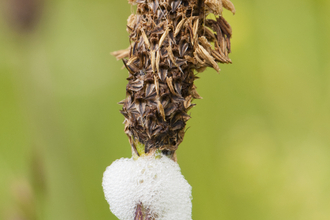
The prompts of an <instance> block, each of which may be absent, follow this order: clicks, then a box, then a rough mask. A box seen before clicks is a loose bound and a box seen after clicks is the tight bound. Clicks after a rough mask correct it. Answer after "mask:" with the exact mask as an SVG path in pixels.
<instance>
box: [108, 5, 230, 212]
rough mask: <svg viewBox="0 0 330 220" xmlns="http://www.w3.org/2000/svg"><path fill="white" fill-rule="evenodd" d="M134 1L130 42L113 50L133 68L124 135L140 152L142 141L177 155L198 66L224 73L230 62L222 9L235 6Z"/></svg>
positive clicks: (196, 96)
mask: <svg viewBox="0 0 330 220" xmlns="http://www.w3.org/2000/svg"><path fill="white" fill-rule="evenodd" d="M129 3H130V4H134V5H137V12H136V14H132V15H130V17H129V18H128V23H127V31H128V33H129V39H130V42H131V45H130V47H129V48H128V49H126V50H122V51H117V52H114V53H113V55H115V56H116V57H117V59H122V60H123V62H124V64H125V66H126V68H127V69H128V71H129V76H128V78H127V80H128V85H127V87H126V99H125V100H123V101H122V102H120V104H122V105H123V108H122V110H121V113H122V114H123V115H124V117H125V121H124V123H125V133H126V134H127V136H128V137H129V141H130V144H131V146H132V149H133V150H134V152H135V153H136V154H138V152H137V150H136V146H135V143H137V142H140V143H142V144H143V145H144V146H145V153H148V152H150V151H151V150H152V151H153V150H155V149H159V150H161V151H162V152H163V153H164V154H166V155H170V156H173V155H174V153H175V151H176V150H177V148H178V146H179V144H180V143H181V142H182V140H183V137H184V134H185V129H186V128H185V127H186V122H187V121H188V120H189V118H190V116H189V115H188V114H187V112H188V110H190V109H191V108H192V107H193V106H194V105H195V104H193V103H192V100H193V99H200V98H201V97H200V95H199V94H198V93H197V91H196V86H195V85H194V80H195V79H197V78H198V77H197V76H196V75H195V74H194V70H196V71H197V72H202V71H204V70H205V69H206V67H211V68H214V69H215V70H216V71H217V72H219V71H220V68H219V66H218V64H217V63H231V60H230V59H229V57H228V54H229V53H230V52H231V44H230V38H231V36H232V29H231V27H230V25H229V24H228V22H227V21H226V20H225V19H224V18H223V16H222V10H223V8H225V9H228V10H230V11H231V12H232V13H235V8H234V5H233V4H232V3H231V2H230V1H229V0H129ZM210 14H213V15H214V16H213V17H215V19H211V18H210V16H208V15H210ZM138 155H139V154H138ZM137 215H138V214H137Z"/></svg>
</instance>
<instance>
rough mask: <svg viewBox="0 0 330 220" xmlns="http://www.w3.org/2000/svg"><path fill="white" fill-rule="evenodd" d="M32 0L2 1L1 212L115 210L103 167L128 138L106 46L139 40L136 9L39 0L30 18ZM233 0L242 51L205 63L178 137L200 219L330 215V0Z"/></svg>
mask: <svg viewBox="0 0 330 220" xmlns="http://www.w3.org/2000/svg"><path fill="white" fill-rule="evenodd" d="M30 1H33V0H30ZM22 2H23V3H24V2H28V1H27V0H3V1H1V3H0V14H1V15H0V16H1V18H0V219H4V220H33V219H42V220H59V219H60V220H72V219H80V220H90V219H109V220H110V219H116V217H115V216H114V215H112V214H111V212H110V211H109V207H108V204H107V203H106V201H105V199H104V196H103V192H102V187H101V180H102V174H103V171H104V170H105V168H106V167H107V166H108V165H110V164H111V163H112V162H113V161H114V160H116V159H119V158H121V157H130V156H131V152H130V146H129V144H128V140H127V137H126V136H125V134H124V132H123V129H124V126H123V124H122V121H123V116H122V115H121V114H120V113H119V109H120V106H119V105H117V102H118V101H120V100H122V99H123V98H124V97H125V86H126V80H125V79H126V77H127V71H126V70H122V69H121V67H122V62H118V61H116V59H115V58H114V57H112V56H110V54H109V53H110V52H111V51H115V50H119V49H124V48H127V46H128V45H129V42H128V34H127V33H126V30H125V29H126V27H125V26H126V19H127V17H128V16H129V14H130V12H131V10H132V9H131V7H130V6H129V5H128V4H127V1H126V0H120V1H119V0H116V1H115V0H94V1H78V0H70V1H68V0H44V1H42V2H41V0H39V1H36V0H34V1H33V2H36V3H37V4H39V3H40V4H41V8H40V9H42V10H41V11H40V12H41V15H40V17H39V19H37V20H38V22H36V23H35V24H33V20H32V23H31V24H29V23H28V24H26V23H23V24H21V25H20V23H19V19H16V20H15V17H17V16H18V15H16V14H17V13H22V11H23V12H24V10H23V9H24V7H27V6H26V5H24V4H23V3H22ZM233 3H234V4H235V6H236V10H237V13H236V15H235V16H233V15H232V14H230V13H229V12H225V13H224V16H225V17H226V19H227V20H228V21H229V22H230V24H231V25H232V28H233V33H234V34H233V39H232V45H233V48H232V51H233V52H232V55H231V59H232V60H233V64H232V65H221V69H222V72H221V73H220V74H217V73H216V72H215V71H214V70H208V71H206V72H204V73H201V74H199V76H200V77H201V79H200V80H198V81H197V82H196V84H197V86H198V92H199V94H200V95H201V96H202V97H203V98H204V99H203V100H196V101H195V103H197V106H196V107H195V108H193V109H192V110H191V111H190V113H191V116H192V119H191V120H190V121H189V123H188V126H190V129H189V130H188V132H187V134H186V136H185V140H184V142H183V143H182V144H181V145H180V148H179V150H178V162H179V164H180V166H181V169H182V173H183V174H184V175H185V177H186V179H187V180H188V182H189V183H190V184H191V185H192V187H193V219H195V220H199V219H207V220H209V219H210V220H218V219H226V220H243V219H244V220H248V219H251V220H252V219H253V220H259V219H260V220H278V219H281V220H286V219H287V220H293V219H294V220H296V219H297V220H311V219H317V220H328V219H330V102H329V101H330V62H329V59H330V41H329V39H330V16H329V11H330V1H329V0H279V1H264V0H251V1H243V0H233ZM22 5H23V9H22ZM15 13H16V14H15ZM37 13H38V11H37ZM25 16H27V15H25ZM19 18H20V17H19ZM23 18H25V17H24V16H23ZM23 21H24V19H23ZM21 22H22V19H21Z"/></svg>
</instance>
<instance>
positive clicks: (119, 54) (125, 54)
mask: <svg viewBox="0 0 330 220" xmlns="http://www.w3.org/2000/svg"><path fill="white" fill-rule="evenodd" d="M129 51H130V49H129V48H128V49H125V50H118V51H115V52H112V53H111V55H113V56H115V57H116V58H117V60H121V59H124V58H126V57H128V56H129Z"/></svg>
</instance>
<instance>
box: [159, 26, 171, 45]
mask: <svg viewBox="0 0 330 220" xmlns="http://www.w3.org/2000/svg"><path fill="white" fill-rule="evenodd" d="M169 31H170V29H169V28H166V30H165V32H164V33H163V35H162V37H161V38H160V40H159V44H158V46H159V48H161V47H162V45H163V42H164V40H165V38H166V37H167V35H168V33H169Z"/></svg>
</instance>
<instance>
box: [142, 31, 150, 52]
mask: <svg viewBox="0 0 330 220" xmlns="http://www.w3.org/2000/svg"><path fill="white" fill-rule="evenodd" d="M141 32H142V37H143V40H144V43H145V45H146V47H147V48H150V43H149V40H148V37H147V35H146V32H144V30H141Z"/></svg>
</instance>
